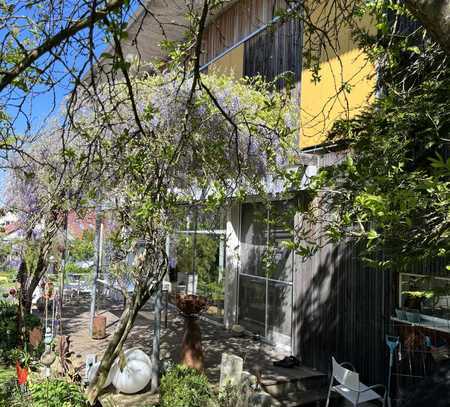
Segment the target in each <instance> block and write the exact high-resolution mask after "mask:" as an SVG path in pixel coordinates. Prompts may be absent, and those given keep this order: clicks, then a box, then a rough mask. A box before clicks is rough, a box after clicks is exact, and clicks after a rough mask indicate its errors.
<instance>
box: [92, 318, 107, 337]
mask: <svg viewBox="0 0 450 407" xmlns="http://www.w3.org/2000/svg"><path fill="white" fill-rule="evenodd" d="M92 338H93V339H104V338H106V317H105V316H96V317H94V322H93V324H92Z"/></svg>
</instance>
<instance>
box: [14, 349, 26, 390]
mask: <svg viewBox="0 0 450 407" xmlns="http://www.w3.org/2000/svg"><path fill="white" fill-rule="evenodd" d="M11 353H12V358H13V359H14V360H15V361H16V374H17V382H18V384H19V387H20V388H21V389H23V387H24V386H25V385H26V383H27V380H28V373H29V370H30V365H31V355H30V354H29V353H28V352H27V351H25V350H22V349H15V350H14V351H12V352H11Z"/></svg>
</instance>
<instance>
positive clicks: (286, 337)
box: [239, 201, 294, 347]
mask: <svg viewBox="0 0 450 407" xmlns="http://www.w3.org/2000/svg"><path fill="white" fill-rule="evenodd" d="M291 212H292V203H291V202H289V201H276V202H272V204H271V206H270V209H266V207H265V206H263V205H262V204H250V203H249V204H243V205H242V218H241V269H240V274H239V323H240V324H241V325H242V326H244V327H245V328H246V329H248V330H249V331H251V332H254V333H256V334H259V335H261V336H263V337H264V338H265V339H266V340H267V341H269V342H270V343H276V344H281V345H283V346H285V347H290V346H291V336H292V335H291V326H292V324H291V322H292V274H293V266H294V264H293V257H294V256H293V253H292V250H290V249H288V248H287V246H286V244H285V242H286V241H288V240H290V238H291V231H292V226H293V220H294V217H293V215H292V216H291Z"/></svg>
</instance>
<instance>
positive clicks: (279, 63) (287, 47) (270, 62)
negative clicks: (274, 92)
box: [244, 19, 301, 88]
mask: <svg viewBox="0 0 450 407" xmlns="http://www.w3.org/2000/svg"><path fill="white" fill-rule="evenodd" d="M287 72H290V73H291V78H290V80H291V83H292V84H295V83H297V82H299V81H300V72H301V25H300V21H299V20H298V19H290V20H289V21H285V22H281V23H279V24H275V25H274V26H273V27H270V28H269V29H266V30H264V31H261V32H260V33H259V34H257V35H256V36H254V37H252V38H251V39H249V40H248V41H246V42H245V50H244V75H245V76H255V75H261V76H263V77H264V78H265V79H266V80H267V81H272V80H274V79H275V78H276V77H277V76H278V75H280V74H282V73H287ZM285 82H286V81H285V80H279V81H278V82H277V87H278V88H283V87H284V86H285Z"/></svg>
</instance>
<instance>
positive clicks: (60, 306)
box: [59, 211, 69, 335]
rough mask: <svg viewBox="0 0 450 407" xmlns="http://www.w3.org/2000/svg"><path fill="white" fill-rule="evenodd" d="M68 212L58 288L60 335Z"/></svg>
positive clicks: (60, 328) (65, 221)
mask: <svg viewBox="0 0 450 407" xmlns="http://www.w3.org/2000/svg"><path fill="white" fill-rule="evenodd" d="M68 217H69V213H68V211H66V213H65V218H64V251H63V257H62V261H61V279H60V288H59V334H60V335H62V313H63V312H62V310H63V301H64V278H65V274H66V259H67V251H68V250H67V233H68V232H67V230H68V222H69V219H68Z"/></svg>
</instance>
